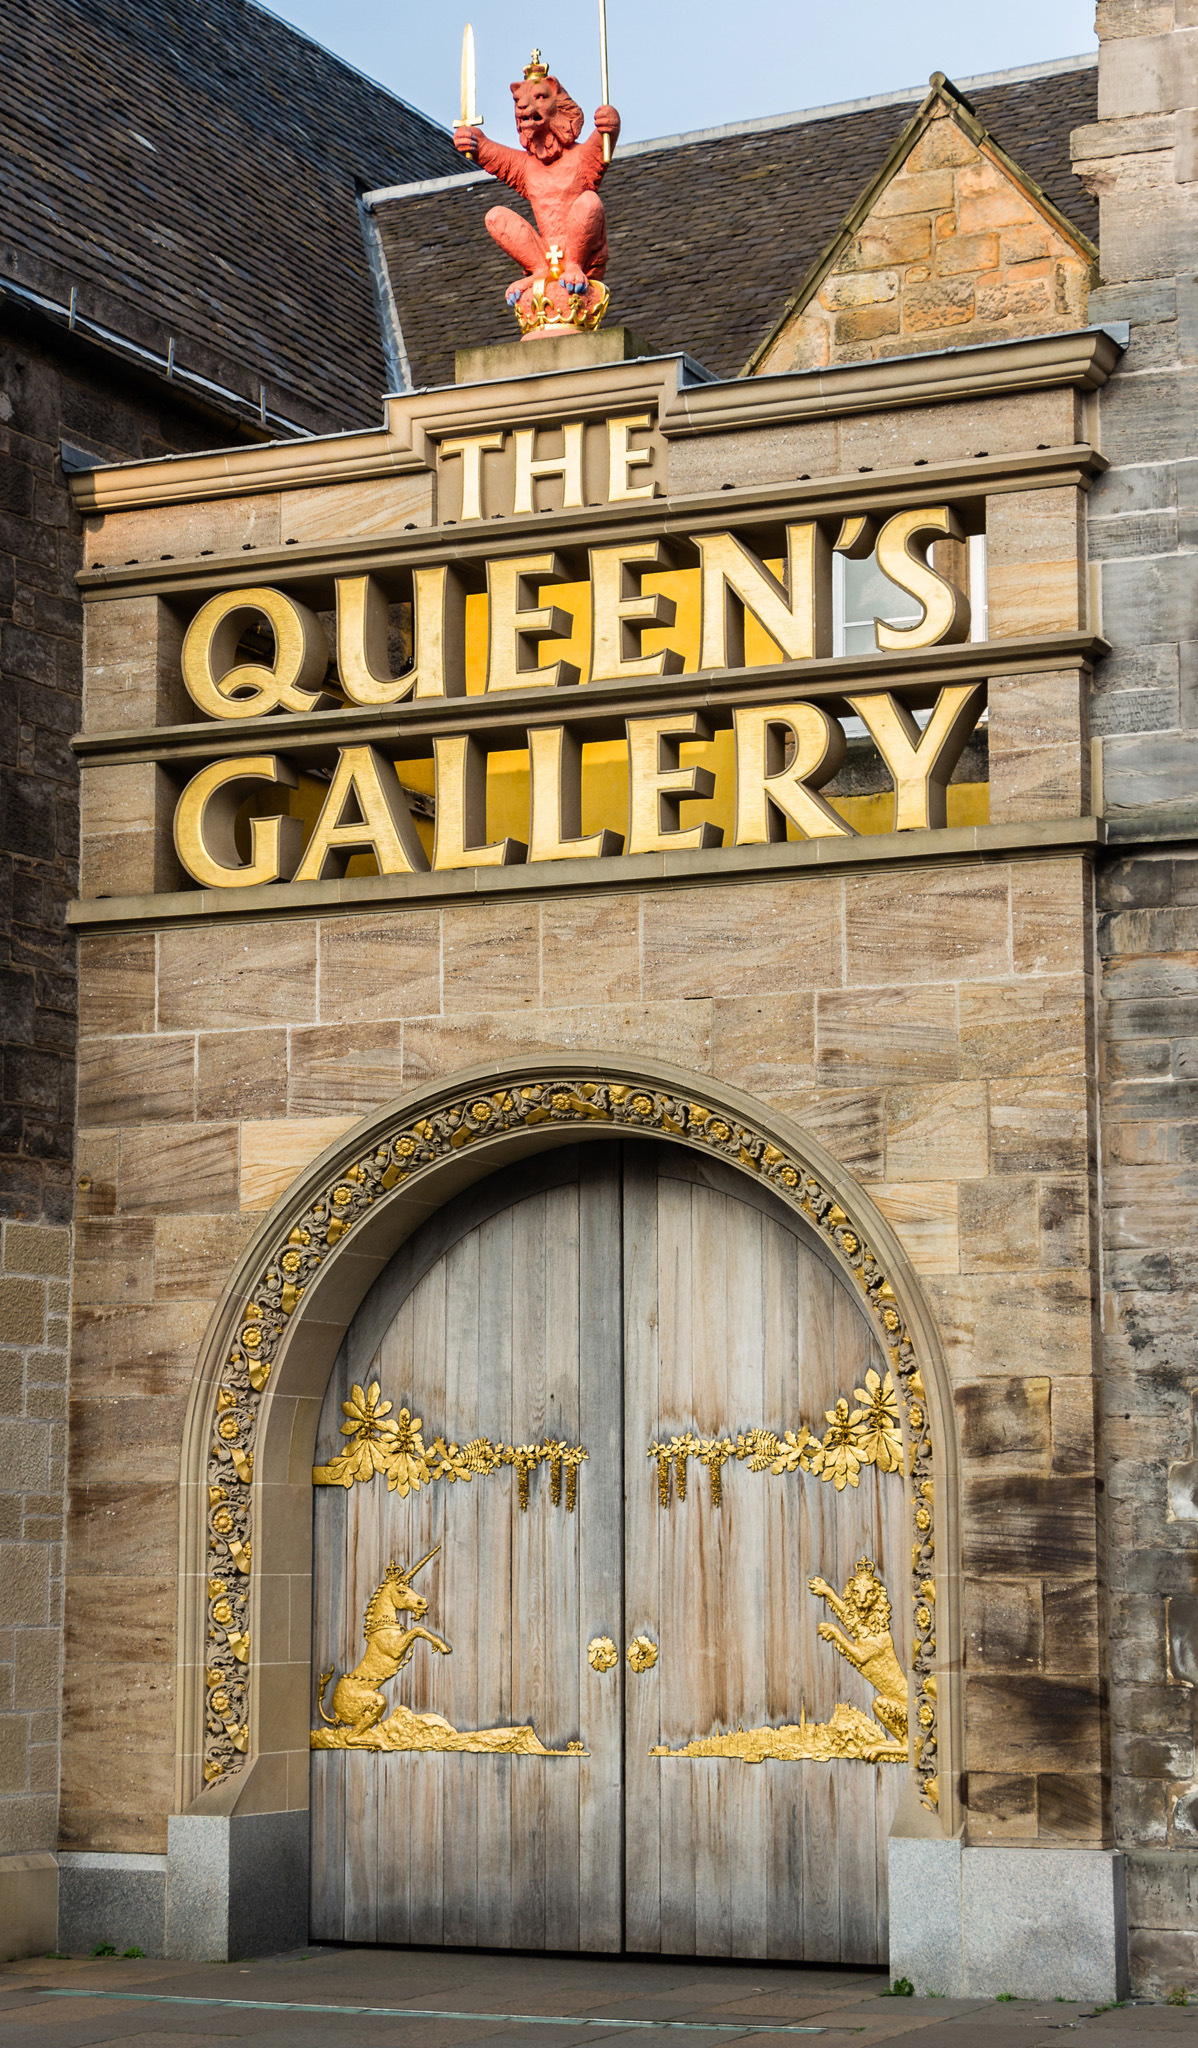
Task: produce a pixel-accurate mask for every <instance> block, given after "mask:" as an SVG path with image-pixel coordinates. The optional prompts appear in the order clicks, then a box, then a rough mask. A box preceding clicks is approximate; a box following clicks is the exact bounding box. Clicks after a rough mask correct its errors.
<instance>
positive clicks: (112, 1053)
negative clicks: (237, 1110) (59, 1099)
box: [79, 1032, 196, 1126]
mask: <svg viewBox="0 0 1198 2048" xmlns="http://www.w3.org/2000/svg"><path fill="white" fill-rule="evenodd" d="M195 1070H196V1042H195V1039H194V1038H192V1037H191V1036H185V1035H183V1034H182V1033H179V1034H171V1035H163V1036H157V1035H152V1034H150V1033H148V1032H147V1033H145V1034H143V1035H142V1036H141V1037H139V1038H87V1039H84V1040H83V1041H82V1042H81V1044H80V1047H79V1121H80V1124H81V1125H84V1126H87V1125H89V1124H90V1125H97V1124H99V1125H111V1124H133V1123H160V1122H184V1121H185V1122H190V1121H191V1120H192V1119H193V1118H194V1116H195V1113H196V1100H195V1096H196V1071H195Z"/></svg>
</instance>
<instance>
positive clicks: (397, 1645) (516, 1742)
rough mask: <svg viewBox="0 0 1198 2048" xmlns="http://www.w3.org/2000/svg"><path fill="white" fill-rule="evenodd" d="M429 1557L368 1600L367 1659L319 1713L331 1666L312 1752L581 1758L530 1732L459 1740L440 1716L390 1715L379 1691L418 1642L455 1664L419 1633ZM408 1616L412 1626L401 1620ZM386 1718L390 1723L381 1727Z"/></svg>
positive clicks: (575, 1746)
mask: <svg viewBox="0 0 1198 2048" xmlns="http://www.w3.org/2000/svg"><path fill="white" fill-rule="evenodd" d="M440 1548H441V1546H440V1544H438V1545H437V1547H436V1549H435V1550H430V1551H429V1553H428V1555H427V1556H426V1557H422V1558H421V1559H420V1562H419V1564H414V1565H409V1567H408V1569H407V1570H406V1571H402V1572H401V1571H400V1569H399V1566H398V1565H397V1564H395V1563H394V1562H392V1563H391V1564H389V1565H388V1566H387V1569H386V1571H385V1573H384V1574H383V1577H382V1580H381V1581H380V1583H379V1585H378V1586H376V1588H375V1590H374V1592H373V1593H372V1594H371V1596H370V1599H369V1601H368V1602H367V1606H366V1613H365V1616H364V1618H363V1622H362V1632H363V1634H364V1636H365V1637H366V1654H365V1656H364V1657H362V1658H361V1660H360V1661H359V1662H358V1663H357V1664H355V1666H354V1668H353V1670H352V1671H347V1672H346V1673H345V1674H344V1676H343V1677H342V1678H340V1679H339V1680H338V1681H337V1684H336V1686H335V1687H334V1690H333V1711H332V1713H331V1714H326V1713H325V1710H324V1695H325V1687H326V1686H327V1685H328V1682H329V1680H330V1678H331V1677H332V1676H333V1672H334V1670H335V1669H336V1666H335V1665H330V1667H329V1669H328V1670H327V1671H324V1672H322V1673H321V1677H320V1688H319V1691H318V1692H317V1695H316V1706H317V1711H318V1712H319V1714H320V1718H321V1720H322V1721H324V1722H325V1723H326V1726H325V1727H323V1728H314V1729H313V1730H312V1735H311V1746H312V1748H313V1749H367V1750H375V1751H392V1752H395V1751H400V1750H440V1751H451V1750H456V1751H464V1752H467V1753H469V1754H471V1755H503V1756H584V1755H585V1754H586V1752H585V1750H584V1749H583V1746H582V1744H581V1742H571V1743H568V1744H567V1746H566V1748H565V1749H546V1747H545V1745H544V1743H543V1742H542V1741H541V1740H540V1737H539V1736H538V1735H537V1732H536V1730H535V1728H532V1727H522V1728H479V1729H474V1730H471V1731H469V1732H467V1733H462V1732H461V1731H460V1730H459V1729H457V1728H455V1727H454V1726H453V1725H452V1723H451V1722H449V1721H447V1720H446V1719H445V1716H444V1715H443V1714H417V1713H413V1712H412V1710H411V1708H409V1707H402V1706H401V1707H396V1708H395V1709H394V1711H393V1712H392V1713H391V1714H389V1715H387V1696H386V1694H385V1693H383V1692H381V1691H380V1690H379V1688H380V1686H382V1685H384V1684H385V1683H386V1682H387V1680H388V1679H391V1678H394V1677H395V1675H396V1673H397V1672H399V1671H402V1670H403V1668H404V1665H405V1664H407V1663H408V1661H409V1659H410V1658H411V1656H412V1653H413V1651H414V1649H415V1647H416V1644H417V1643H418V1642H425V1643H428V1645H429V1646H430V1648H431V1649H433V1650H435V1651H437V1652H438V1654H439V1655H441V1656H443V1657H449V1656H452V1654H453V1652H452V1649H451V1646H450V1645H449V1644H448V1643H447V1642H445V1641H444V1640H443V1639H442V1637H440V1636H438V1635H434V1633H433V1631H432V1630H431V1629H427V1628H424V1627H422V1626H421V1623H422V1620H423V1617H424V1616H425V1615H426V1614H427V1613H428V1601H427V1600H426V1599H425V1598H424V1596H423V1594H421V1593H416V1592H414V1591H413V1590H412V1584H411V1582H412V1580H413V1579H414V1578H415V1576H416V1574H417V1572H418V1571H422V1570H423V1568H424V1566H425V1565H426V1564H428V1563H429V1561H430V1560H431V1559H432V1558H434V1557H435V1556H436V1555H437V1550H439V1549H440ZM402 1616H410V1617H411V1620H410V1622H409V1623H407V1624H405V1622H404V1621H403V1620H402V1619H401V1617H402ZM384 1715H387V1718H386V1719H385V1720H384V1718H383V1717H384Z"/></svg>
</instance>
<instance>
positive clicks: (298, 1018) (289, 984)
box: [158, 921, 316, 1031]
mask: <svg viewBox="0 0 1198 2048" xmlns="http://www.w3.org/2000/svg"><path fill="white" fill-rule="evenodd" d="M315 1022H316V928H315V926H314V925H313V924H310V923H308V922H306V921H303V922H296V923H295V924H254V925H226V926H224V927H220V928H212V927H209V928H207V929H201V930H194V931H193V930H190V929H188V930H183V931H164V932H162V933H161V934H160V935H159V939H158V1026H159V1029H160V1030H162V1031H236V1030H247V1029H251V1028H257V1027H258V1026H260V1025H263V1024H314V1023H315Z"/></svg>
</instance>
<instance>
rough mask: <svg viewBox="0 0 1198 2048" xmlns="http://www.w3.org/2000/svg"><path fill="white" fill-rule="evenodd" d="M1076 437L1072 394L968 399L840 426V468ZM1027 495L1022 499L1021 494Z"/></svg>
mask: <svg viewBox="0 0 1198 2048" xmlns="http://www.w3.org/2000/svg"><path fill="white" fill-rule="evenodd" d="M1076 436H1077V419H1076V405H1075V398H1074V394H1073V392H1071V391H1038V392H1030V393H1027V394H1026V395H1024V394H1020V395H1019V396H1011V397H995V398H982V399H971V400H970V401H969V403H968V407H967V408H966V407H962V406H958V405H929V406H915V407H912V408H911V409H910V410H903V411H895V412H876V413H864V414H858V415H854V416H852V417H849V418H847V419H843V420H842V421H841V422H840V464H839V466H840V468H841V470H842V471H843V472H844V473H846V474H848V473H850V472H851V471H854V470H860V469H906V468H909V467H910V466H911V464H912V463H914V462H917V461H918V462H933V463H934V462H960V460H961V457H962V454H963V453H968V454H971V455H974V454H977V453H978V452H979V451H980V450H981V449H983V448H984V449H985V450H986V451H987V452H988V453H989V454H991V455H1007V454H1014V453H1017V452H1018V451H1019V450H1021V449H1025V448H1036V447H1038V446H1039V445H1040V443H1041V442H1043V443H1044V444H1045V445H1046V446H1048V447H1069V446H1072V444H1073V442H1074V440H1075V439H1076ZM1020 495H1025V494H1020ZM991 630H992V631H993V628H992V629H991Z"/></svg>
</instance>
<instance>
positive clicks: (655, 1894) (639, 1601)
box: [610, 1142, 665, 1951]
mask: <svg viewBox="0 0 1198 2048" xmlns="http://www.w3.org/2000/svg"><path fill="white" fill-rule="evenodd" d="M657 1226H658V1215H657V1170H656V1165H655V1162H654V1159H653V1156H652V1152H651V1148H650V1147H649V1145H648V1144H645V1143H641V1142H638V1143H635V1144H629V1145H626V1146H625V1147H624V1148H623V1202H622V1234H623V1256H624V1347H623V1348H624V1425H625V1426H624V1471H625V1482H624V1495H625V1530H626V1534H625V1550H624V1557H625V1575H624V1613H623V1616H622V1619H621V1621H620V1625H619V1627H618V1628H613V1629H612V1630H611V1631H610V1633H611V1634H612V1636H613V1638H614V1640H615V1643H616V1647H617V1649H618V1650H619V1652H620V1660H621V1661H620V1671H621V1679H622V1683H623V1686H624V1704H625V1722H626V1734H625V1749H624V1757H625V1764H624V1768H625V1796H626V1801H627V1808H626V1811H627V1824H626V1827H625V1834H624V1871H625V1895H624V1919H625V1937H624V1938H625V1945H626V1947H627V1948H628V1949H629V1950H649V1951H657V1950H659V1949H660V1947H661V1838H662V1828H663V1805H664V1797H663V1795H664V1792H665V1786H664V1778H665V1773H664V1772H663V1770H662V1767H661V1766H660V1765H659V1764H658V1763H657V1762H656V1761H655V1760H654V1759H653V1758H652V1757H650V1755H649V1750H650V1748H651V1747H652V1745H653V1744H654V1743H655V1742H659V1741H660V1740H661V1739H662V1721H661V1715H660V1710H659V1705H658V1697H657V1692H656V1689H655V1688H654V1687H651V1686H647V1685H645V1684H643V1683H642V1682H641V1681H640V1680H638V1679H636V1678H634V1677H633V1676H632V1675H631V1674H629V1672H628V1669H627V1665H626V1664H625V1663H624V1651H625V1648H626V1645H627V1643H628V1640H629V1637H630V1636H631V1635H632V1634H633V1632H634V1631H635V1630H636V1629H638V1628H643V1627H644V1626H645V1623H646V1622H647V1621H653V1622H656V1621H657V1618H658V1614H659V1610H660V1604H661V1595H660V1568H659V1559H658V1546H659V1543H660V1540H661V1523H662V1521H663V1519H664V1514H663V1511H662V1510H661V1509H659V1507H658V1504H657V1487H656V1473H655V1470H654V1467H653V1464H652V1463H651V1461H650V1460H649V1459H648V1458H647V1457H646V1455H645V1452H646V1448H647V1446H648V1444H649V1443H650V1441H651V1440H652V1438H653V1437H654V1435H655V1434H656V1433H657V1430H658V1428H659V1426H660V1422H661V1420H664V1418H661V1407H660V1394H659V1385H658V1380H659V1340H660V1325H659V1316H658V1285H657V1265H658V1243H657V1239H658V1227H657Z"/></svg>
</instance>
